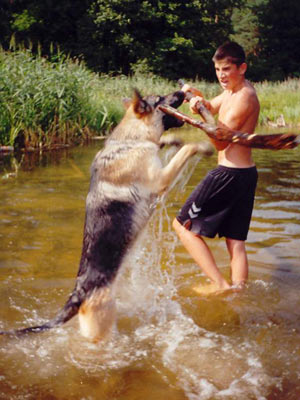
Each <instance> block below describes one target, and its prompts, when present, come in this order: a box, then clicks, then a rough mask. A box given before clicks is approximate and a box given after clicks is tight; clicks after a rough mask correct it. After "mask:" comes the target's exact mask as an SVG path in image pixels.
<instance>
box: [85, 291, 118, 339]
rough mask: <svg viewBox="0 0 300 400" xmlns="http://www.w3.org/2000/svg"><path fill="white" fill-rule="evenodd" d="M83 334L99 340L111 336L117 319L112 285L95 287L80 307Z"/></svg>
mask: <svg viewBox="0 0 300 400" xmlns="http://www.w3.org/2000/svg"><path fill="white" fill-rule="evenodd" d="M78 316H79V325H80V332H81V334H82V335H83V336H84V337H86V338H88V339H90V340H92V341H93V342H98V341H100V340H103V339H105V338H106V337H107V336H109V334H110V332H111V330H112V327H113V326H114V324H115V320H116V306H115V300H114V297H113V294H112V289H111V287H104V288H98V289H95V290H94V291H93V292H92V294H91V295H90V296H89V298H88V299H86V300H85V301H84V302H83V303H82V305H81V307H80V309H79V313H78Z"/></svg>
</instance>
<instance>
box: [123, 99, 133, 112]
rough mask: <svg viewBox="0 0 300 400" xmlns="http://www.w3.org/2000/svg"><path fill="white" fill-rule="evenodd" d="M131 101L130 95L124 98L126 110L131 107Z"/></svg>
mask: <svg viewBox="0 0 300 400" xmlns="http://www.w3.org/2000/svg"><path fill="white" fill-rule="evenodd" d="M131 102H132V100H131V99H129V98H128V97H126V98H124V99H122V103H123V106H124V107H125V109H126V110H127V109H128V108H129V106H130V104H131Z"/></svg>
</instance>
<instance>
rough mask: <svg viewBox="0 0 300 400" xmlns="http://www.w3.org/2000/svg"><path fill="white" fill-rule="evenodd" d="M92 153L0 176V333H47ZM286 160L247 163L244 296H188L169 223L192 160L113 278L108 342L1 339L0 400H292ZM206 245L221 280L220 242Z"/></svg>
mask: <svg viewBox="0 0 300 400" xmlns="http://www.w3.org/2000/svg"><path fill="white" fill-rule="evenodd" d="M191 136H192V134H190V137H191ZM99 146H100V144H97V146H96V145H94V146H89V147H86V148H76V149H73V150H71V151H63V152H57V153H55V155H54V157H53V156H51V157H50V154H45V155H43V156H40V155H34V156H32V157H31V158H29V159H23V160H22V165H21V166H20V168H19V169H18V170H17V172H15V171H16V165H17V164H18V162H15V165H12V162H11V161H6V162H5V163H4V162H3V161H2V164H0V168H2V173H1V175H0V199H1V202H0V268H1V275H0V294H1V303H2V307H1V309H0V329H8V328H20V327H24V326H28V325H32V324H39V323H41V322H44V321H46V320H47V319H48V318H50V317H52V316H53V315H54V314H55V313H56V311H57V310H58V309H59V308H60V307H62V306H63V304H64V302H65V300H66V298H67V296H68V294H69V292H70V291H71V290H72V288H73V285H74V279H75V276H76V273H77V268H78V263H79V257H80V252H81V241H82V231H83V220H84V202H85V196H86V194H87V190H88V186H89V166H90V163H91V161H92V159H93V156H94V155H95V153H96V152H97V147H99ZM299 156H300V149H296V150H289V151H279V152H272V151H262V150H256V151H255V152H254V158H255V161H256V163H257V166H258V172H259V183H258V189H257V197H256V203H255V209H254V212H253V219H252V224H251V230H250V233H249V240H248V244H247V250H248V255H249V263H250V278H249V283H248V285H247V288H246V289H245V291H244V292H242V293H228V294H227V295H222V296H221V295H219V296H215V297H206V298H205V297H201V296H199V295H196V294H195V293H194V292H193V290H192V287H193V286H194V285H195V284H196V283H201V282H203V283H204V282H205V281H206V279H205V277H204V276H203V274H202V273H201V272H200V271H199V269H198V268H197V267H196V266H195V264H194V263H193V262H192V260H191V259H190V258H189V257H188V255H187V254H186V252H185V251H184V249H183V247H182V246H181V245H180V244H179V242H178V240H177V239H176V237H175V234H174V232H172V229H171V221H172V219H173V217H174V216H175V215H176V212H177V211H178V209H179V207H180V206H181V204H182V203H183V202H184V200H185V199H186V197H187V196H188V194H189V193H190V192H191V190H192V188H193V187H194V186H195V185H196V184H197V182H198V181H199V180H200V179H201V178H202V177H203V176H204V175H205V173H206V171H207V170H208V169H210V168H212V167H213V166H214V165H215V162H216V159H215V156H213V157H211V158H210V159H202V160H200V161H199V163H198V164H197V165H195V161H194V162H192V163H190V164H189V166H188V169H187V170H186V171H185V173H184V175H183V176H182V177H181V178H180V181H179V182H178V183H177V185H176V186H175V188H174V189H173V190H172V191H171V193H170V194H169V196H168V198H167V199H166V200H163V201H162V202H161V203H160V204H159V205H158V208H157V211H156V213H155V214H154V216H153V218H152V220H151V222H150V224H149V226H148V228H147V230H146V231H145V232H144V235H143V238H142V240H141V242H140V244H139V246H138V248H137V249H136V252H135V254H134V255H132V257H131V258H129V260H128V261H127V264H126V266H125V268H124V270H123V272H122V274H121V276H120V277H119V278H118V282H117V307H118V320H117V324H116V328H115V331H114V332H113V335H112V337H111V338H110V339H109V340H108V341H107V342H105V343H102V344H97V345H96V344H91V343H89V342H87V341H86V340H85V339H83V338H82V337H80V336H79V334H78V321H77V318H76V317H75V318H74V319H73V320H71V321H70V322H69V323H67V324H66V325H65V326H63V327H61V328H59V329H56V330H53V331H50V332H47V333H44V334H40V335H32V336H30V337H28V338H26V339H22V340H20V339H18V340H17V339H11V338H6V337H0V399H14V400H15V399H20V400H21V399H22V400H23V399H49V400H50V399H51V400H54V399H60V400H62V399H67V400H75V399H76V400H77V399H81V400H94V399H101V400H106V399H116V400H134V399H150V400H152V399H153V400H154V399H155V400H160V399H161V400H163V399H166V398H169V399H172V400H186V399H190V400H219V399H222V400H223V399H226V400H235V399H236V400H237V399H238V400H244V399H245V400H251V399H259V400H262V399H267V400H273V399H274V400H275V399H282V400H283V399H284V400H299V398H300V296H299V287H300V261H299V259H300V157H299ZM18 161H20V160H18ZM11 166H12V168H11ZM194 167H195V169H194ZM12 172H14V173H15V174H16V176H11V175H9V174H11V173H12ZM189 176H190V178H189ZM186 181H188V183H187V184H186V185H185V186H184V184H185V183H186ZM209 244H210V246H211V248H212V250H213V252H214V254H215V256H216V259H217V262H218V265H219V266H220V268H221V269H222V272H223V273H224V274H225V276H227V277H229V261H228V256H227V252H226V249H225V244H224V241H222V240H210V241H209Z"/></svg>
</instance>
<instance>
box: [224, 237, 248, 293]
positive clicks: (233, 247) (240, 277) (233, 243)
mask: <svg viewBox="0 0 300 400" xmlns="http://www.w3.org/2000/svg"><path fill="white" fill-rule="evenodd" d="M226 245H227V249H228V251H229V254H230V262H231V280H232V284H233V285H235V286H236V285H237V286H243V285H244V284H245V282H246V281H247V279H248V258H247V253H246V246H245V242H244V241H243V240H236V239H229V238H226Z"/></svg>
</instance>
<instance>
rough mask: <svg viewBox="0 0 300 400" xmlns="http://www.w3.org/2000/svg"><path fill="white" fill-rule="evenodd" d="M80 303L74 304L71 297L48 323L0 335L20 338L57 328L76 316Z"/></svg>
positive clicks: (0, 332) (4, 332)
mask: <svg viewBox="0 0 300 400" xmlns="http://www.w3.org/2000/svg"><path fill="white" fill-rule="evenodd" d="M80 305H81V302H74V297H73V296H72V295H71V296H70V298H69V300H68V301H67V302H66V304H65V306H64V308H63V309H62V310H61V311H60V312H59V313H58V314H57V315H56V316H55V317H54V318H53V319H51V320H50V321H48V322H46V323H45V324H43V325H38V326H31V327H28V328H23V329H12V330H9V331H0V335H7V336H16V337H21V336H24V335H27V334H30V333H39V332H43V331H47V330H49V329H52V328H55V327H59V326H60V325H63V324H64V323H65V322H67V321H69V320H70V319H71V318H73V317H74V316H75V315H76V314H78V311H79V307H80Z"/></svg>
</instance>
